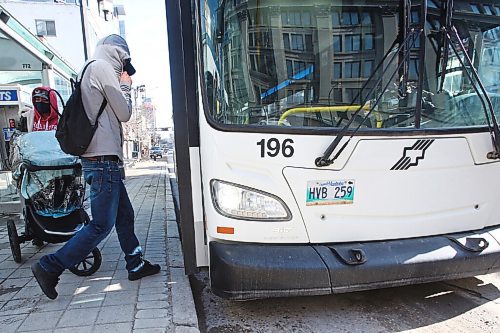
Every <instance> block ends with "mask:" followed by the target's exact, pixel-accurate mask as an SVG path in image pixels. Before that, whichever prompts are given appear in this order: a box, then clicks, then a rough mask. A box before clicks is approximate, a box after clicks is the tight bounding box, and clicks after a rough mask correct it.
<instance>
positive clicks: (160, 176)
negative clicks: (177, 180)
mask: <svg viewBox="0 0 500 333" xmlns="http://www.w3.org/2000/svg"><path fill="white" fill-rule="evenodd" d="M167 177H168V175H167V172H166V164H165V163H164V162H139V163H135V164H134V166H133V167H132V168H130V169H128V170H127V180H126V186H127V189H128V191H129V196H130V199H131V201H132V204H133V206H134V209H135V215H136V224H135V226H136V234H137V236H138V238H139V241H140V243H141V246H142V247H143V249H144V252H145V258H146V259H148V260H150V261H152V262H155V263H159V264H160V265H161V266H162V271H161V273H160V274H158V275H155V276H151V277H146V278H144V279H142V280H140V281H132V282H131V281H128V280H127V272H126V270H125V261H124V259H123V253H122V252H121V249H120V246H119V243H118V239H117V236H116V232H115V231H113V232H112V233H111V234H110V235H109V236H108V237H107V238H106V239H105V240H104V241H103V242H102V243H101V244H100V246H99V247H100V248H101V251H102V256H103V262H102V266H101V268H100V269H99V270H98V271H97V272H96V273H94V274H93V275H92V276H90V277H78V276H76V275H74V274H72V273H70V272H69V271H66V272H64V274H63V275H62V276H61V280H60V282H59V285H58V286H57V291H58V293H59V297H58V298H57V299H56V300H54V301H51V300H49V299H48V298H46V297H45V296H44V295H43V294H42V292H41V290H40V289H39V287H38V285H37V283H36V281H35V279H34V278H33V276H32V273H31V270H30V265H31V264H32V263H33V262H35V260H38V259H39V258H40V257H41V256H42V255H44V254H46V253H49V252H54V251H56V250H57V249H58V248H59V247H60V246H61V245H55V244H47V245H45V246H43V247H42V248H40V249H39V248H37V247H35V246H33V245H32V244H31V242H29V243H25V244H23V245H21V253H22V259H23V262H22V263H21V264H17V263H15V262H14V261H13V260H12V256H11V252H10V247H9V239H8V235H7V227H6V221H7V218H6V217H0V332H1V333H8V332H28V331H36V332H37V333H42V332H71V333H79V332H136V333H140V332H148V333H150V332H151V333H155V332H186V333H191V332H199V330H198V323H197V318H196V311H195V307H194V302H193V297H192V293H191V289H190V285H189V281H188V279H187V277H186V276H185V275H184V273H183V268H182V262H183V259H182V250H181V247H180V241H179V235H178V232H177V228H176V224H175V211H174V204H173V199H172V193H171V189H170V183H169V181H168V179H167ZM9 218H12V217H9ZM16 226H17V229H18V231H19V233H20V232H21V231H22V230H23V228H24V223H23V221H21V220H19V218H16Z"/></svg>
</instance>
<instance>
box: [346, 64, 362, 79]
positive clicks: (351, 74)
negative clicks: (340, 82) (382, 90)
mask: <svg viewBox="0 0 500 333" xmlns="http://www.w3.org/2000/svg"><path fill="white" fill-rule="evenodd" d="M359 68H360V63H359V61H349V62H346V63H345V73H344V77H345V78H347V79H353V78H359V77H360V76H359Z"/></svg>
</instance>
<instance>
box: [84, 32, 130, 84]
mask: <svg viewBox="0 0 500 333" xmlns="http://www.w3.org/2000/svg"><path fill="white" fill-rule="evenodd" d="M94 58H95V59H102V60H105V61H107V62H108V63H110V64H111V65H112V66H113V68H114V69H115V72H116V73H117V74H118V76H119V75H120V74H121V73H122V72H123V71H126V72H128V74H129V75H133V74H134V73H135V68H134V67H133V66H132V64H131V63H130V50H129V48H128V45H127V42H126V41H125V39H124V38H123V37H121V36H119V35H114V34H113V35H109V36H107V37H104V38H103V39H101V40H100V41H99V42H97V46H96V50H95V52H94Z"/></svg>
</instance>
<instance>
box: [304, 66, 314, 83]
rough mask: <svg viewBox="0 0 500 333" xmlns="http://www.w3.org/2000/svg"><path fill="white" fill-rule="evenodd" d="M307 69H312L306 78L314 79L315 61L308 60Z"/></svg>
mask: <svg viewBox="0 0 500 333" xmlns="http://www.w3.org/2000/svg"><path fill="white" fill-rule="evenodd" d="M307 69H309V70H310V71H311V73H309V74H307V76H306V80H313V79H314V63H312V62H308V63H307Z"/></svg>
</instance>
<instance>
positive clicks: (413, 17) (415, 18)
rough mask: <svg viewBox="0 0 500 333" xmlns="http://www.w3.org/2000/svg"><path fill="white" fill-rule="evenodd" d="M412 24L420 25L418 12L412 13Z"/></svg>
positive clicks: (413, 11)
mask: <svg viewBox="0 0 500 333" xmlns="http://www.w3.org/2000/svg"><path fill="white" fill-rule="evenodd" d="M410 22H411V23H418V22H420V15H419V13H418V11H416V10H412V11H411V13H410Z"/></svg>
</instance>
